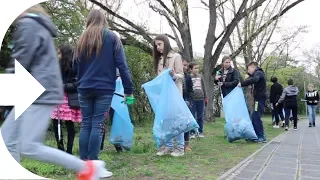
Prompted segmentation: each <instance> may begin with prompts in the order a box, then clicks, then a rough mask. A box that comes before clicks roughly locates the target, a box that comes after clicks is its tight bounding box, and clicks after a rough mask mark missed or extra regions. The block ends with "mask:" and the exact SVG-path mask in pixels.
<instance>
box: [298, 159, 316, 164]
mask: <svg viewBox="0 0 320 180" xmlns="http://www.w3.org/2000/svg"><path fill="white" fill-rule="evenodd" d="M300 164H314V165H320V161H316V160H306V159H301V161H300Z"/></svg>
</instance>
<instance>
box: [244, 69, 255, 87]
mask: <svg viewBox="0 0 320 180" xmlns="http://www.w3.org/2000/svg"><path fill="white" fill-rule="evenodd" d="M259 79H260V73H259V72H255V73H254V74H253V76H251V77H249V78H247V79H246V80H244V81H243V82H242V83H241V86H242V87H244V86H249V85H252V84H255V83H257V82H258V81H259Z"/></svg>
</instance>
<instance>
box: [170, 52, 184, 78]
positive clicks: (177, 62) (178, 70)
mask: <svg viewBox="0 0 320 180" xmlns="http://www.w3.org/2000/svg"><path fill="white" fill-rule="evenodd" d="M173 66H174V67H173V68H174V73H175V74H174V75H173V77H172V78H173V79H174V80H183V78H184V72H183V63H182V58H181V56H180V55H177V56H175V58H174V65H173Z"/></svg>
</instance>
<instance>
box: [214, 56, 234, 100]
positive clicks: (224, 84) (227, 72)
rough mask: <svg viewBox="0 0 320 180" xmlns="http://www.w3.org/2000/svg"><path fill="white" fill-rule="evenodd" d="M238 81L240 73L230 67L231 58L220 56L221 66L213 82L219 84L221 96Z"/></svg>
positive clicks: (230, 89) (229, 90)
mask: <svg viewBox="0 0 320 180" xmlns="http://www.w3.org/2000/svg"><path fill="white" fill-rule="evenodd" d="M239 82H240V73H239V71H238V70H236V69H234V68H232V67H231V58H230V57H229V56H225V57H223V58H222V68H221V69H220V70H219V71H218V73H217V74H216V77H215V80H214V83H215V84H217V85H219V86H221V90H222V94H223V97H225V96H227V95H228V94H229V93H230V92H231V91H232V90H233V89H234V88H235V87H237V85H238V83H239Z"/></svg>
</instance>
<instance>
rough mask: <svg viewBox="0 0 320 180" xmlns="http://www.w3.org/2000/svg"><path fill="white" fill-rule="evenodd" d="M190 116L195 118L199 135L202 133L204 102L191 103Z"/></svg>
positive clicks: (195, 101)
mask: <svg viewBox="0 0 320 180" xmlns="http://www.w3.org/2000/svg"><path fill="white" fill-rule="evenodd" d="M192 114H193V116H194V117H195V118H197V123H198V125H199V133H203V114H204V100H194V101H193V102H192ZM191 133H194V131H191Z"/></svg>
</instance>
